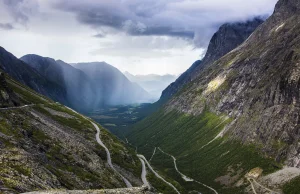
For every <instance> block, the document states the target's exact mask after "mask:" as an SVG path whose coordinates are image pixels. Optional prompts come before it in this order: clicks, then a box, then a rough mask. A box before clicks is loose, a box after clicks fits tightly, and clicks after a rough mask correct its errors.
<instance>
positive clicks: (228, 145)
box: [128, 111, 280, 194]
mask: <svg viewBox="0 0 300 194" xmlns="http://www.w3.org/2000/svg"><path fill="white" fill-rule="evenodd" d="M230 122H231V119H230V118H227V117H225V116H222V115H216V114H213V113H211V112H208V111H204V112H203V113H202V114H201V115H199V116H191V115H187V114H181V113H177V112H175V111H172V112H169V113H166V112H163V111H160V112H157V113H155V114H154V115H152V116H150V117H148V118H146V119H145V120H143V121H142V122H140V123H138V124H137V125H136V126H135V128H134V129H133V131H132V133H131V134H130V135H129V136H128V139H129V141H130V143H132V144H133V145H134V146H137V147H138V152H139V153H141V154H144V155H145V157H146V158H148V159H149V158H150V157H151V155H152V153H153V150H154V148H155V147H161V148H162V149H163V150H164V151H166V152H168V153H170V154H172V155H174V156H175V157H176V159H177V166H178V168H179V170H180V171H181V172H182V173H184V174H186V175H187V176H189V177H191V178H193V179H195V180H197V181H200V182H203V183H205V184H207V185H209V186H211V187H213V188H215V189H216V190H217V191H220V192H221V193H225V194H226V193H228V194H229V193H233V192H234V193H242V192H243V188H244V187H245V186H247V185H248V183H247V182H246V181H245V184H241V186H240V187H239V188H236V187H234V185H235V184H236V183H237V182H238V181H239V180H243V177H244V175H245V174H246V173H247V172H248V171H249V170H251V169H252V168H255V167H261V168H262V169H263V170H264V173H265V174H268V173H271V172H273V171H275V170H276V169H278V168H280V164H276V163H275V162H274V160H273V159H272V158H266V157H264V156H262V155H260V152H259V148H258V147H255V146H254V145H244V144H242V143H241V142H239V141H236V140H232V139H230V141H229V138H228V137H226V136H225V137H222V138H221V137H220V138H217V139H215V137H216V136H217V135H218V134H219V133H220V132H221V131H222V130H223V129H224V127H225V126H226V125H227V124H228V123H230ZM214 139H215V140H214ZM212 140H214V141H212ZM151 163H152V164H153V166H154V167H156V168H157V169H158V170H159V171H160V172H162V173H163V174H165V175H166V176H169V177H171V178H173V179H174V180H175V181H177V182H178V183H180V184H181V186H183V187H184V191H185V192H187V191H193V190H197V191H200V192H203V193H211V191H210V190H208V189H207V188H205V187H203V186H201V185H200V184H196V183H190V182H185V181H184V180H183V179H182V178H181V177H180V176H179V174H178V173H177V172H176V171H175V169H174V165H173V162H172V158H171V157H169V156H167V155H165V154H162V153H161V152H159V151H157V152H156V154H155V156H154V157H153V159H152V160H151ZM225 175H229V177H231V178H230V179H229V180H228V181H225V182H223V185H222V184H220V182H217V181H216V179H217V178H219V179H218V180H222V176H225Z"/></svg>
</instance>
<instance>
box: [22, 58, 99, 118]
mask: <svg viewBox="0 0 300 194" xmlns="http://www.w3.org/2000/svg"><path fill="white" fill-rule="evenodd" d="M21 60H22V61H24V62H26V63H27V64H28V65H30V66H31V67H32V68H34V69H36V70H37V71H38V72H39V73H40V74H41V75H43V76H44V77H45V78H46V79H48V80H50V81H52V82H55V83H56V84H58V85H60V86H61V87H62V88H64V89H65V90H66V98H67V100H68V103H69V104H70V106H71V107H72V108H75V109H76V110H79V111H83V112H84V111H89V110H91V109H92V108H93V107H92V101H93V99H94V98H93V96H94V92H93V88H92V85H91V80H90V79H89V78H88V76H87V75H86V74H85V73H83V72H82V71H80V70H78V69H76V68H74V67H73V66H71V65H69V64H67V63H65V62H63V61H61V60H58V61H55V60H54V59H51V58H47V57H41V56H38V55H25V56H23V57H22V58H21Z"/></svg>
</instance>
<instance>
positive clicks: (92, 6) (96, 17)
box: [55, 0, 194, 39]
mask: <svg viewBox="0 0 300 194" xmlns="http://www.w3.org/2000/svg"><path fill="white" fill-rule="evenodd" d="M167 2H169V1H166V0H162V1H161V2H159V3H157V2H155V1H153V0H151V1H150V0H143V1H134V0H132V1H122V3H121V1H118V0H111V1H106V0H103V1H101V2H96V1H87V2H82V1H76V0H75V1H74V0H73V1H68V0H67V1H59V2H58V3H57V4H56V5H55V7H56V8H58V9H61V10H65V11H69V12H74V13H75V14H76V17H77V19H78V21H79V22H81V23H83V24H88V25H90V26H93V27H100V28H101V27H110V28H113V29H117V30H119V31H123V32H126V33H127V34H129V35H132V36H173V37H182V38H189V39H193V38H194V31H191V30H186V29H183V28H182V26H179V27H172V26H170V24H169V23H166V24H164V23H160V22H155V21H152V20H153V19H154V20H155V15H156V14H159V13H160V10H162V9H163V8H164V7H165V6H166V3H167ZM174 2H176V0H175V1H174ZM102 35H103V34H102ZM102 35H101V37H102Z"/></svg>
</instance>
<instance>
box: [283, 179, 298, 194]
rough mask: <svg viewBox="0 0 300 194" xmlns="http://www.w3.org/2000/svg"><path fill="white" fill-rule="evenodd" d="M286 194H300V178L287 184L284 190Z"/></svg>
mask: <svg viewBox="0 0 300 194" xmlns="http://www.w3.org/2000/svg"><path fill="white" fill-rule="evenodd" d="M282 190H283V192H284V194H299V191H300V176H298V177H296V178H294V179H292V180H291V181H290V182H288V183H286V184H285V185H284V186H283V188H282Z"/></svg>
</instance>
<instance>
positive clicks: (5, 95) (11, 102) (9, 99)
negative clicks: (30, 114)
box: [0, 72, 21, 108]
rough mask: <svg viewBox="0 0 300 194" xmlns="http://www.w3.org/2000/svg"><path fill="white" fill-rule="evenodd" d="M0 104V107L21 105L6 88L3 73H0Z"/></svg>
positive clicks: (16, 97) (15, 96)
mask: <svg viewBox="0 0 300 194" xmlns="http://www.w3.org/2000/svg"><path fill="white" fill-rule="evenodd" d="M0 92H1V94H0V104H1V106H2V107H4V108H5V107H12V106H18V105H20V104H21V101H20V99H19V98H18V96H17V95H16V94H15V93H14V92H13V91H12V90H11V89H10V88H9V87H8V85H7V82H6V79H5V76H4V73H2V72H0Z"/></svg>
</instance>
